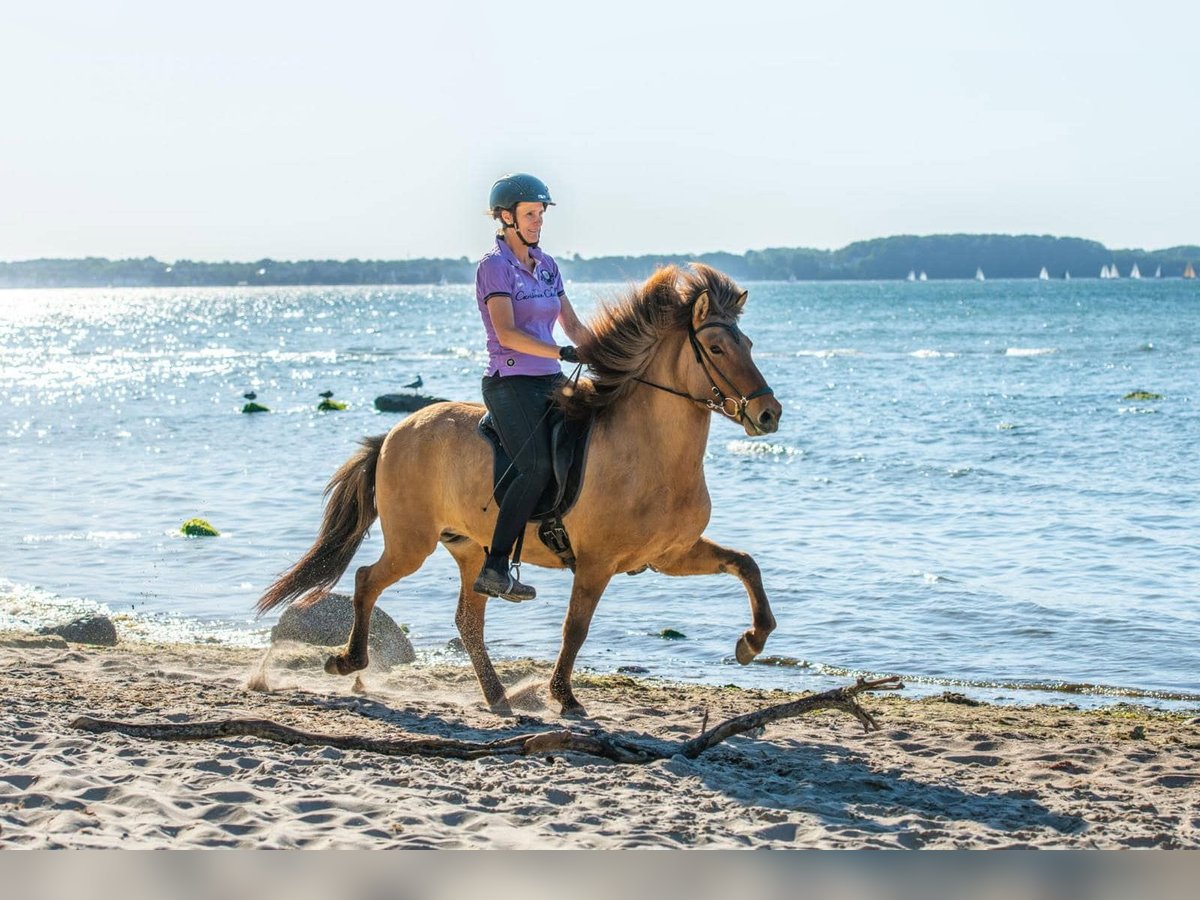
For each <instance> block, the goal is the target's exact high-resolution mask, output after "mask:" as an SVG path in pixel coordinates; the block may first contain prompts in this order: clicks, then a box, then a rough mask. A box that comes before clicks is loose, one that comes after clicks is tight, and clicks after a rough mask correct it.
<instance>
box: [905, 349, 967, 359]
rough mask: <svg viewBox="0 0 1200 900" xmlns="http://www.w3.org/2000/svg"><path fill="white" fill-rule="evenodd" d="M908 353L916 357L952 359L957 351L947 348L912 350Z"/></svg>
mask: <svg viewBox="0 0 1200 900" xmlns="http://www.w3.org/2000/svg"><path fill="white" fill-rule="evenodd" d="M908 355H909V356H912V357H915V358H916V359H953V358H954V357H956V356H958V354H957V353H952V352H950V351H949V350H914V351H913V352H912V353H910V354H908Z"/></svg>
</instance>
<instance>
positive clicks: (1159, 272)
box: [1154, 266, 1162, 278]
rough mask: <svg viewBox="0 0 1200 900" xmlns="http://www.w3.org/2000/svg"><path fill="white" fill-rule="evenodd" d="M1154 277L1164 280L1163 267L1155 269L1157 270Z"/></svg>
mask: <svg viewBox="0 0 1200 900" xmlns="http://www.w3.org/2000/svg"><path fill="white" fill-rule="evenodd" d="M1154 277H1155V278H1162V266H1158V267H1156V268H1155V270H1154Z"/></svg>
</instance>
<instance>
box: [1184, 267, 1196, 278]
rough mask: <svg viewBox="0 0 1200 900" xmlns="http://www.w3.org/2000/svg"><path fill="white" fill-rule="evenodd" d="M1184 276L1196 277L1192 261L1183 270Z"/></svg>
mask: <svg viewBox="0 0 1200 900" xmlns="http://www.w3.org/2000/svg"><path fill="white" fill-rule="evenodd" d="M1183 277H1184V278H1195V277H1196V270H1195V269H1193V268H1192V264H1191V263H1188V264H1187V267H1186V268H1185V269H1184V270H1183Z"/></svg>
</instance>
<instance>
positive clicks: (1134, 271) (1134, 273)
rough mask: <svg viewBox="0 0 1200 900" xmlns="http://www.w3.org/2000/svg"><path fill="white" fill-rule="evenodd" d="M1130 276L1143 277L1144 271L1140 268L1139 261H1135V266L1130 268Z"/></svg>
mask: <svg viewBox="0 0 1200 900" xmlns="http://www.w3.org/2000/svg"><path fill="white" fill-rule="evenodd" d="M1129 277H1130V278H1141V277H1142V273H1141V272H1140V271H1139V270H1138V265H1137V263H1134V264H1133V268H1132V269H1130V270H1129Z"/></svg>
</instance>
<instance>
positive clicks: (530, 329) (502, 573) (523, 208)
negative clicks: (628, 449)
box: [475, 174, 589, 601]
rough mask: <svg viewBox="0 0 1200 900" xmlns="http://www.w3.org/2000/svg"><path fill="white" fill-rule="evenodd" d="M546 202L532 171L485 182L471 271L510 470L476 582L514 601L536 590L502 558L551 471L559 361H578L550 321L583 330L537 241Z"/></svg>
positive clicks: (486, 384) (581, 335)
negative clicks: (480, 244)
mask: <svg viewBox="0 0 1200 900" xmlns="http://www.w3.org/2000/svg"><path fill="white" fill-rule="evenodd" d="M553 205H554V201H553V200H551V199H550V191H549V189H548V188H547V187H546V185H545V184H543V183H542V182H541V181H539V180H538V179H537V178H534V177H533V176H532V175H525V174H513V175H505V176H504V177H503V178H501V179H500V180H499V181H497V182H496V183H495V184H494V185H492V192H491V196H490V197H489V199H488V207H489V209H490V210H491V214H492V218H494V219H495V220H496V221H498V222H499V223H500V228H499V231H498V233H497V235H496V245H495V246H494V247H492V249H491V250H489V251H488V252H487V254H485V255H484V257H483V259H481V260H480V261H479V267H478V268H477V269H476V270H475V299H476V302H477V303H478V304H479V312H480V314H481V315H482V316H483V326H484V328H485V329H486V330H487V349H488V367H487V374H486V375H485V376H484V378H483V402H484V403H485V404H486V405H487V408H488V412H490V413H491V415H492V422H493V424H494V425H495V428H496V431H497V432H499V434H500V441H501V443H502V444H503V445H504V450H505V452H506V453H507V454H508V455H509V457H510V458H511V459H512V461H513V471H514V472H515V473H516V477H515V478H514V479H513V480H512V482H511V483H510V484H509V487H508V490H507V492H506V493H505V494H504V498H503V500H502V502H501V503H500V509H499V511H498V513H497V517H496V529H495V531H494V533H493V535H492V543H491V546H490V547H485V548H484V550H485V552H486V553H487V559H486V560H485V561H484V564H483V569H482V570H481V571H480V573H479V577H478V578H476V579H475V590H476V591H477V592H479V593H481V594H487V595H489V596H491V597H503V598H504V599H505V600H512V601H521V600H532V599H533V598H534V597H536V596H537V592H536V591H535V590H534V589H533V588H532V587H530V586H529V585H526V584H522V583H521V582H520V581H518V580H517V578H516V577H515V575H514V574H513V573H512V572H511V571H510V568H509V557H510V556H511V555H512V549H513V544H515V543H516V540H517V537H518V536H519V535H520V534H521V532H522V531H524V529H525V524H526V523H527V522H528V521H529V517H530V516H532V515H533V513H534V511H535V510H534V505H535V504H536V503H537V501H538V499H539V498H540V497H541V495H542V491H543V490H544V489H545V487H546V485H547V483H548V482H549V481H550V479H551V478H553V477H554V470H553V460H552V458H551V455H550V425H551V422H550V417H549V416H547V415H546V411H547V409H548V408H549V406H550V404H551V403H552V402H553V399H554V391H555V389H556V388H557V387H558V386H559V385H560V384H561V383H562V382H563V381H564V380H565V378H564V377H563V374H562V367H561V364H560V360H561V361H566V362H578V356H577V354H576V352H575V347H573V346H569V345H568V346H559V345H558V344H556V343H555V341H554V323H555V322H556V321H557V322H558V323H559V324H560V325H561V326H562V329H563V331H564V332H566V335H567V337H568V338H569V339H570V340H571V341H572V342H574V343H575V344H580V343H583V342H584V341H585V340H586V339H587V338H588V337H589V332H588V329H587V327H586V326H584V325H583V324H582V323H581V322H580V321H579V317H578V316H576V315H575V310H574V309H572V308H571V303H570V301H569V300H567V295H566V292H565V291H564V290H563V283H562V276H561V275H560V274H559V272H558V265H557V264H556V263H555V262H554V260H553V259H551V258H550V256H549V255H548V254H546V253H543V252H542V251H541V249H539V247H538V241H539V240H540V239H541V236H542V217H543V215H544V214H545V212H546V207H548V206H553Z"/></svg>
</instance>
